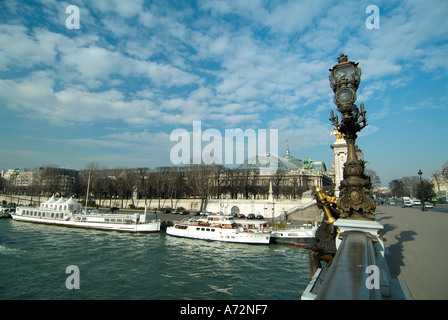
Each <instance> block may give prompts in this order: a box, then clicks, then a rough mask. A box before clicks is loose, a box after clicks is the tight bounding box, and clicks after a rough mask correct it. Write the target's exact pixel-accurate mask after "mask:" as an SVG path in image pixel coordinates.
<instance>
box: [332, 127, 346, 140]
mask: <svg viewBox="0 0 448 320" xmlns="http://www.w3.org/2000/svg"><path fill="white" fill-rule="evenodd" d="M332 135H335V136H336V142H345V139H344V134H343V133H341V132H339V131H338V130H336V129H334V130H333V131H331V133H330V136H332Z"/></svg>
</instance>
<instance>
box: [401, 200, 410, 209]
mask: <svg viewBox="0 0 448 320" xmlns="http://www.w3.org/2000/svg"><path fill="white" fill-rule="evenodd" d="M401 207H402V208H406V207H412V202H411V201H409V200H405V201H403V204H402V205H401Z"/></svg>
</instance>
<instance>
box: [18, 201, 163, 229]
mask: <svg viewBox="0 0 448 320" xmlns="http://www.w3.org/2000/svg"><path fill="white" fill-rule="evenodd" d="M12 218H13V219H14V220H16V221H26V222H35V223H45V224H53V225H60V226H67V227H76V228H90V229H99V230H114V231H126V232H159V231H160V220H159V219H157V216H156V215H155V214H154V213H146V208H145V213H143V214H141V213H133V214H127V213H124V214H116V213H110V214H102V213H97V212H96V213H86V212H83V211H82V207H81V204H79V203H78V202H76V201H75V200H73V197H72V198H70V199H69V200H67V201H65V200H64V198H62V197H61V198H60V199H59V200H57V201H56V199H55V198H54V196H53V197H51V199H49V200H48V201H46V202H43V203H41V204H40V206H39V207H30V206H18V207H17V208H16V212H15V213H13V214H12Z"/></svg>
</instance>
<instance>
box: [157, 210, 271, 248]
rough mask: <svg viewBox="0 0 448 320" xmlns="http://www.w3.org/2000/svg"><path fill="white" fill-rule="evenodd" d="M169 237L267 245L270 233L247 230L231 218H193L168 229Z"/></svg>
mask: <svg viewBox="0 0 448 320" xmlns="http://www.w3.org/2000/svg"><path fill="white" fill-rule="evenodd" d="M166 233H167V234H168V235H170V236H176V237H184V238H192V239H202V240H211V241H224V242H238V243H252V244H269V241H270V235H271V231H264V230H248V229H246V228H243V227H241V226H238V225H237V223H236V222H235V220H233V217H232V216H223V215H208V216H201V217H193V218H190V219H186V220H183V221H181V222H177V223H175V225H174V226H171V227H168V228H167V229H166Z"/></svg>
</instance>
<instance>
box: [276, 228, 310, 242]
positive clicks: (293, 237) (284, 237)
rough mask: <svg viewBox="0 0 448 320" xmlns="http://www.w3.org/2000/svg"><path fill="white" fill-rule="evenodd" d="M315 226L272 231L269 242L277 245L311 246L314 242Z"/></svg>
mask: <svg viewBox="0 0 448 320" xmlns="http://www.w3.org/2000/svg"><path fill="white" fill-rule="evenodd" d="M316 230H317V225H313V226H303V227H296V228H285V229H274V230H273V231H272V233H271V242H272V243H278V244H298V245H312V244H315V241H316V236H315V234H316Z"/></svg>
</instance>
